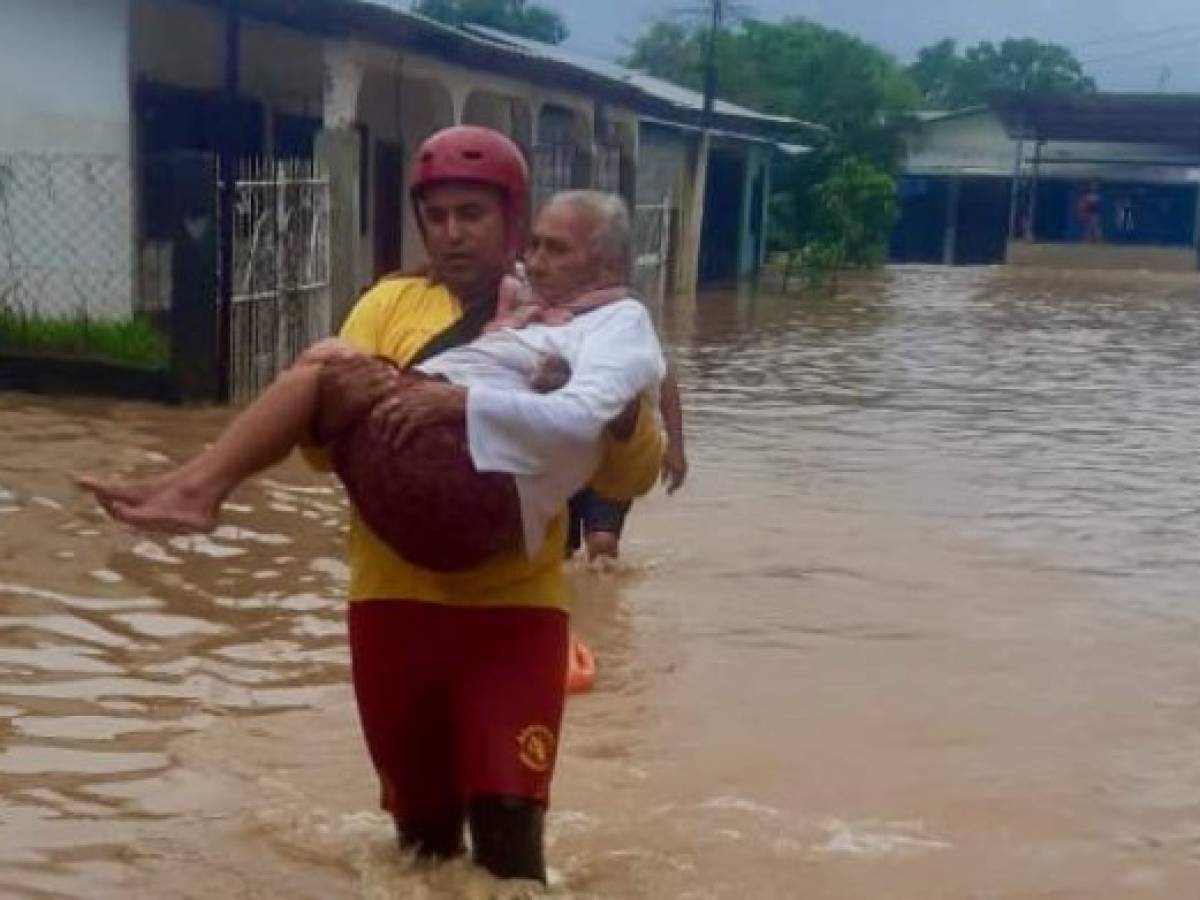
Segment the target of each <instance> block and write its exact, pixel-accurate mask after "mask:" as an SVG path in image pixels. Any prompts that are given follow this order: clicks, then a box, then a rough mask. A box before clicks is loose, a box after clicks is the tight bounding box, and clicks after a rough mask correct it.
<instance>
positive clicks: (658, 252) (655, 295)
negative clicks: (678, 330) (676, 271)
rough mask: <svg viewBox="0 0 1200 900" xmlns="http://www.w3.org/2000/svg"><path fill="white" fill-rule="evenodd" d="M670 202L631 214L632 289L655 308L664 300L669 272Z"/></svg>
mask: <svg viewBox="0 0 1200 900" xmlns="http://www.w3.org/2000/svg"><path fill="white" fill-rule="evenodd" d="M672 213H673V210H672V208H671V198H670V197H669V196H667V197H663V200H662V203H657V204H653V205H644V206H643V205H639V206H637V207H636V209H635V210H634V213H633V264H634V265H633V287H634V289H635V290H636V291H637V292H638V293H639V294H640V295H641V296H642V297H643V298H645V299H646V300H647V301H653V302H654V303H655V304H660V303H662V301H663V300H665V299H666V296H667V290H668V287H669V278H670V268H671V226H672V219H673V216H672Z"/></svg>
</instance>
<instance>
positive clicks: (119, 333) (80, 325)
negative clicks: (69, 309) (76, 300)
mask: <svg viewBox="0 0 1200 900" xmlns="http://www.w3.org/2000/svg"><path fill="white" fill-rule="evenodd" d="M4 351H8V352H18V353H27V354H31V355H35V356H69V357H75V358H80V359H94V360H103V361H105V362H113V363H122V364H125V365H130V366H137V367H139V368H146V369H157V368H164V367H165V366H166V365H167V360H168V346H167V339H166V337H165V336H164V335H163V334H162V332H160V331H159V330H158V329H157V328H156V327H155V326H154V324H153V323H152V322H151V321H150V320H149V319H147V318H145V317H141V316H138V317H135V318H133V319H128V320H125V321H101V320H97V319H90V318H88V317H87V316H85V315H82V314H75V315H68V316H43V315H39V314H37V313H30V312H27V311H25V310H22V309H18V308H14V307H11V306H0V352H4Z"/></svg>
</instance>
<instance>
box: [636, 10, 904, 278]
mask: <svg viewBox="0 0 1200 900" xmlns="http://www.w3.org/2000/svg"><path fill="white" fill-rule="evenodd" d="M706 37H707V33H706V31H705V30H704V28H703V27H702V26H690V25H684V24H681V23H679V22H674V21H660V22H656V23H654V24H653V25H651V26H650V27H649V28H648V29H647V30H646V31H645V32H644V33H643V34H642V36H641V37H640V38H638V40H637V41H636V42H635V43H634V45H633V48H632V52H631V53H630V54H629V56H628V58H627V59H626V63H627V64H628V65H630V66H632V67H634V68H639V69H642V70H643V71H646V72H649V73H651V74H653V75H657V76H659V77H660V78H666V79H668V80H670V81H674V82H676V83H678V84H682V85H685V86H687V87H691V88H693V89H696V90H699V89H700V86H701V84H702V83H703V72H704V58H705V50H706ZM717 66H718V71H719V83H720V89H719V95H720V96H721V97H722V98H723V99H727V100H730V101H732V102H734V103H739V104H742V105H744V106H748V107H750V108H752V109H757V110H761V111H763V112H767V113H771V114H774V115H783V116H791V117H793V118H797V119H802V120H805V121H809V122H815V123H818V124H820V125H824V126H825V127H826V128H828V129H829V137H828V139H826V140H821V141H817V142H816V146H814V147H813V149H812V151H811V152H809V153H806V154H804V155H801V156H798V157H795V158H793V159H790V160H788V161H786V162H783V161H781V162H779V163H778V164H777V165H776V167H775V171H774V175H773V183H774V186H775V193H774V195H773V196H772V197H771V201H770V202H771V223H772V232H771V235H770V243H771V246H772V248H773V249H774V250H776V251H782V252H783V253H785V254H786V255H787V258H788V259H789V260H790V261H792V262H795V263H798V264H799V265H800V266H801V268H802V270H803V271H804V272H805V273H806V277H809V276H811V277H810V281H811V280H822V279H824V278H825V274H827V273H829V272H831V271H833V270H836V269H839V268H841V267H843V266H847V265H867V264H870V263H872V262H875V261H879V260H882V258H883V250H884V248H885V247H886V241H887V237H888V229H890V227H891V223H892V221H893V220H894V217H895V199H894V181H893V180H892V178H891V176H890V175H889V173H893V172H895V171H896V168H897V166H898V164H899V159H900V150H901V142H900V130H901V128H902V126H903V125H904V123H905V122H906V120H907V117H908V114H909V113H911V112H912V111H913V110H915V109H916V108H918V107H919V106H920V104H921V94H920V91H919V90H918V89H917V86H916V85H915V84H914V83H913V81H912V80H911V79H910V78H909V76H908V73H907V72H906V71H905V70H904V69H903V68H902V67H901V66H900V65H899V64H898V63H897V62H896V61H895V59H893V58H892V57H891V56H889V55H888V54H887V53H885V52H883V51H882V50H880V49H879V48H877V47H874V46H872V45H870V44H868V43H866V42H865V41H862V40H859V39H858V38H856V37H853V36H851V35H849V34H845V33H844V32H841V31H836V30H834V29H830V28H825V27H822V26H821V25H817V24H816V23H813V22H809V21H807V20H805V19H800V18H790V19H786V20H784V21H783V22H778V23H772V22H762V21H757V20H754V19H746V20H744V21H742V22H741V23H740V24H739V25H738V26H737V27H736V28H734V29H731V30H726V31H722V32H720V33H719V34H718V36H717ZM814 186H815V187H814ZM855 217H861V219H859V220H856V219H855ZM885 223H886V224H885Z"/></svg>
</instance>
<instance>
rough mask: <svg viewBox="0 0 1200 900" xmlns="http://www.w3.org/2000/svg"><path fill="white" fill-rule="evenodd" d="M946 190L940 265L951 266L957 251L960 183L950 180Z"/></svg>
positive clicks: (958, 180)
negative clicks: (944, 224)
mask: <svg viewBox="0 0 1200 900" xmlns="http://www.w3.org/2000/svg"><path fill="white" fill-rule="evenodd" d="M946 188H947V190H946V230H945V232H944V233H943V235H942V264H943V265H947V266H952V265H954V256H955V253H956V251H957V249H958V205H959V200H960V199H961V197H962V181H961V180H960V179H958V178H951V179H950V180H949V181H948V182H947V184H946Z"/></svg>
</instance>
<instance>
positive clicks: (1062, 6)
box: [540, 0, 1200, 91]
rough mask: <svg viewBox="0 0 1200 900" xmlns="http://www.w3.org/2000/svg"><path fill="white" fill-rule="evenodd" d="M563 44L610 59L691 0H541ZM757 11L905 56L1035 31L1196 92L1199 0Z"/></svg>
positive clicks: (1136, 86) (1099, 63)
mask: <svg viewBox="0 0 1200 900" xmlns="http://www.w3.org/2000/svg"><path fill="white" fill-rule="evenodd" d="M540 2H542V3H543V5H546V6H549V7H552V8H554V9H557V10H558V11H559V12H561V13H562V14H563V16H564V17H565V18H566V21H567V25H568V27H569V28H570V30H571V37H570V38H569V39H568V41H567V44H568V46H571V47H574V48H575V49H577V50H580V51H583V52H586V53H590V54H592V55H595V56H603V57H607V58H612V57H615V56H618V55H620V53H621V52H623V50H624V48H625V46H626V45H625V43H623V41H628V40H630V39H632V38H633V37H635V36H636V35H637V34H638V33H639V32H640V31H641V30H642V28H644V27H645V25H646V23H647V22H649V21H652V20H653V19H654V18H655V17H656V15H658V14H661V13H664V12H669V11H671V10H678V9H680V8H686V7H688V6H693V5H696V4H697V2H698V0H540ZM745 5H746V6H748V7H750V9H751V10H753V12H754V14H755V15H756V16H757V17H759V18H763V19H780V18H783V17H785V16H804V17H806V18H809V19H812V20H814V21H816V22H820V23H821V24H823V25H826V26H830V27H834V28H840V29H843V30H845V31H849V32H851V33H853V34H856V35H859V36H860V37H862V38H864V39H866V40H868V41H870V42H872V43H874V44H877V45H879V46H882V47H883V48H885V49H886V50H888V51H890V52H892V53H893V54H895V55H896V56H898V57H900V59H901V60H902V61H908V60H910V59H911V58H912V56H913V55H914V54H915V52H916V51H917V49H918V48H920V47H922V46H925V45H926V44H930V43H933V42H934V41H937V40H939V39H941V38H943V37H955V38H958V39H959V40H960V41H964V42H966V43H974V42H976V41H981V40H1000V39H1003V38H1005V37H1035V38H1038V39H1039V40H1047V41H1055V42H1057V43H1061V44H1065V45H1067V46H1069V47H1071V48H1072V49H1073V50H1075V52H1076V55H1077V56H1078V57H1079V58H1080V59H1081V60H1085V61H1090V60H1095V62H1094V63H1091V64H1089V65H1088V71H1089V72H1090V73H1091V74H1092V75H1093V77H1095V78H1096V79H1097V81H1098V82H1099V83H1100V86H1101V87H1102V88H1107V89H1110V90H1143V91H1152V90H1156V89H1157V88H1158V87H1159V84H1160V82H1162V81H1163V80H1164V79H1165V85H1166V88H1167V89H1168V90H1176V91H1179V90H1190V91H1200V0H954V2H950V0H746V2H745Z"/></svg>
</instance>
